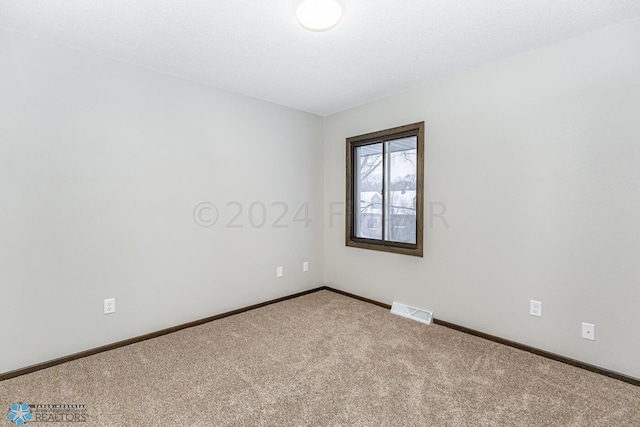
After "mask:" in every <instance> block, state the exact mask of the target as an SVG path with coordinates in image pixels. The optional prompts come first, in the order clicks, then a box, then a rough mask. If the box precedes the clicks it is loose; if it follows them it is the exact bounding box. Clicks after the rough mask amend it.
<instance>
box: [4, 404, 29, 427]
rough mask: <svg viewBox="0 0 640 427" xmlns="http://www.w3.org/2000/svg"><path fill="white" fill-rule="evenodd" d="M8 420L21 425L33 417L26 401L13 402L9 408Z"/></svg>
mask: <svg viewBox="0 0 640 427" xmlns="http://www.w3.org/2000/svg"><path fill="white" fill-rule="evenodd" d="M8 417H9V421H11V422H12V423H14V424H15V425H17V426H22V425H24V424H25V423H28V422H29V421H31V420H32V419H33V415H31V408H30V407H29V405H28V404H26V403H14V404H12V405H11V407H10V408H9V415H8Z"/></svg>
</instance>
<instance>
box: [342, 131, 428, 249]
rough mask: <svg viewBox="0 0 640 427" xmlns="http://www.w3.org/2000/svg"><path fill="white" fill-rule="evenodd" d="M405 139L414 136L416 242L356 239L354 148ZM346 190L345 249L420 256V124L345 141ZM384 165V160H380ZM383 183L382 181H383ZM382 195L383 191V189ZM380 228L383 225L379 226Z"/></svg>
mask: <svg viewBox="0 0 640 427" xmlns="http://www.w3.org/2000/svg"><path fill="white" fill-rule="evenodd" d="M408 136H416V137H417V165H416V167H417V171H416V243H415V244H411V243H400V242H392V241H388V240H377V239H367V238H362V237H356V235H355V226H354V224H355V215H354V206H355V205H356V203H355V200H354V196H355V181H354V177H355V175H354V173H355V170H356V167H355V164H354V162H355V159H356V158H355V156H354V151H355V149H356V148H357V147H361V146H364V145H369V144H375V143H380V142H385V141H392V140H395V139H400V138H405V137H408ZM346 146H347V162H346V163H347V164H346V169H347V179H346V181H347V191H346V216H345V220H346V221H345V244H346V245H347V246H351V247H355V248H361V249H371V250H376V251H383V252H391V253H396V254H403V255H413V256H418V257H422V240H423V237H422V235H423V223H424V122H419V123H413V124H410V125H405V126H399V127H395V128H391V129H385V130H381V131H378V132H372V133H368V134H365V135H358V136H353V137H350V138H347V140H346ZM383 162H384V160H383ZM383 181H384V180H383ZM383 193H384V190H383ZM383 227H384V224H383Z"/></svg>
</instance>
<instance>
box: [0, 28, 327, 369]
mask: <svg viewBox="0 0 640 427" xmlns="http://www.w3.org/2000/svg"><path fill="white" fill-rule="evenodd" d="M322 132H323V119H322V118H321V117H318V116H313V115H310V114H306V113H301V112H297V111H294V110H290V109H286V108H283V107H279V106H275V105H272V104H268V103H265V102H261V101H257V100H254V99H250V98H246V97H242V96H238V95H233V94H229V93H226V92H223V91H219V90H216V89H213V88H211V87H208V86H204V85H200V84H197V83H193V82H189V81H184V80H181V79H177V78H173V77H170V76H167V75H163V74H159V73H156V72H153V71H149V70H145V69H141V68H138V67H134V66H131V65H128V64H124V63H120V62H116V61H112V60H109V59H105V58H102V57H98V56H94V55H89V54H86V53H82V52H78V51H75V50H72V49H68V48H65V47H62V46H59V45H55V44H52V43H48V42H44V41H38V40H33V39H30V38H26V37H23V36H19V35H16V34H11V33H8V32H4V31H0V300H1V305H2V308H1V309H0V337H2V342H3V344H2V351H1V352H0V372H7V371H10V370H13V369H17V368H21V367H25V366H28V365H31V364H34V363H39V362H43V361H46V360H50V359H53V358H56V357H60V356H65V355H69V354H72V353H75V352H78V351H82V350H85V349H89V348H93V347H97V346H100V345H104V344H108V343H112V342H115V341H118V340H122V339H126V338H130V337H134V336H137V335H140V334H144V333H147V332H151V331H156V330H159V329H161V328H165V327H169V326H174V325H177V324H180V323H184V322H188V321H192V320H196V319H200V318H203V317H206V316H210V315H213V314H218V313H222V312H225V311H228V310H232V309H235V308H239V307H243V306H247V305H250V304H254V303H258V302H262V301H266V300H269V299H272V298H276V297H280V296H284V295H289V294H292V293H295V292H299V291H303V290H306V289H310V288H314V287H317V286H319V285H321V284H322V281H323V264H322V262H323V254H322V238H323V236H322V206H321V203H322V191H323V190H322V188H323V182H322V174H323V169H322V153H323V151H322ZM201 201H209V202H213V203H215V204H216V205H217V206H218V208H219V210H220V220H219V222H218V223H217V224H215V225H214V226H212V227H211V228H200V227H198V226H197V225H196V224H195V223H194V220H193V209H194V207H195V206H196V205H197V204H198V203H199V202H201ZM228 201H238V202H240V203H242V204H243V206H244V212H243V213H242V216H241V217H240V219H239V220H238V223H240V224H243V225H244V227H243V228H240V229H232V228H226V227H225V224H226V223H227V222H228V221H229V219H230V218H231V216H232V215H233V214H234V213H235V209H236V208H235V207H227V206H226V203H227V202H228ZM254 201H258V202H263V203H265V204H266V207H267V218H268V221H267V223H266V225H265V226H264V227H262V228H253V227H252V226H251V225H250V223H249V220H248V218H247V210H248V208H249V205H250V204H251V203H252V202H254ZM274 201H282V202H285V203H286V204H287V205H288V206H289V208H290V210H289V212H288V213H287V215H286V217H285V218H284V219H283V221H282V222H281V223H282V224H284V225H288V228H283V229H275V228H272V227H271V224H272V223H273V221H274V220H275V219H276V218H277V216H278V215H279V214H280V213H281V211H282V207H280V206H275V207H272V206H271V203H272V202H274ZM305 201H309V203H310V204H309V206H310V213H309V216H310V217H311V218H312V219H313V222H312V223H311V224H310V225H309V227H308V228H305V226H304V225H303V224H301V223H297V222H295V223H294V222H292V217H293V215H294V213H295V211H296V209H297V208H298V207H299V206H300V205H301V204H302V203H303V202H305ZM259 209H260V207H259V205H256V207H255V208H254V222H255V223H259V222H260V219H261V218H260V217H261V215H260V214H261V211H260V210H259ZM208 214H209V212H204V217H205V218H207V217H208V216H207V215H208ZM303 261H309V262H310V267H311V271H310V272H309V273H306V274H303V273H302V262H303ZM278 265H282V266H284V268H285V275H284V277H283V278H281V279H276V278H275V270H276V266H278ZM107 297H116V299H117V312H116V313H115V314H113V315H109V316H104V315H103V314H102V300H103V299H104V298H107Z"/></svg>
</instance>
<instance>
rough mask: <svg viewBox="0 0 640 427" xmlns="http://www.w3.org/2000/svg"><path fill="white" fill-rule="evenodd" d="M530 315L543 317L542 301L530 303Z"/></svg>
mask: <svg viewBox="0 0 640 427" xmlns="http://www.w3.org/2000/svg"><path fill="white" fill-rule="evenodd" d="M529 314H530V315H532V316H537V317H542V303H541V302H540V301H535V300H531V301H529Z"/></svg>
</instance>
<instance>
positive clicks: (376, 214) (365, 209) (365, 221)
mask: <svg viewBox="0 0 640 427" xmlns="http://www.w3.org/2000/svg"><path fill="white" fill-rule="evenodd" d="M354 154H355V156H354V157H355V166H356V173H355V183H354V187H355V188H354V190H355V191H354V207H355V209H354V222H355V233H354V234H355V236H356V237H361V238H365V239H378V240H381V239H382V143H378V144H369V145H362V146H359V147H356V149H355V153H354Z"/></svg>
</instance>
